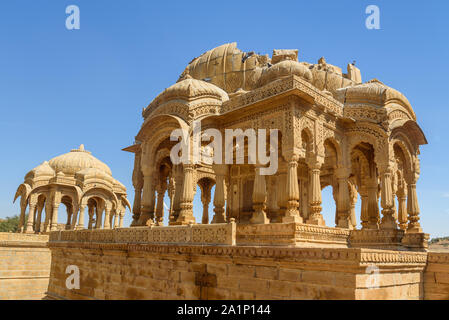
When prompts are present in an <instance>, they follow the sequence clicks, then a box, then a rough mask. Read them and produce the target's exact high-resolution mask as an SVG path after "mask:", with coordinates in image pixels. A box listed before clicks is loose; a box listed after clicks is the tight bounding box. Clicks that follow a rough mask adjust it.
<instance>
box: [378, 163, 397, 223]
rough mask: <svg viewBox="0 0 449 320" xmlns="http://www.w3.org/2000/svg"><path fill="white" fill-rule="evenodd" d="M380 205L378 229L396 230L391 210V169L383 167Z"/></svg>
mask: <svg viewBox="0 0 449 320" xmlns="http://www.w3.org/2000/svg"><path fill="white" fill-rule="evenodd" d="M380 179H381V205H382V220H381V223H380V228H381V229H384V230H395V229H397V228H398V225H397V223H396V219H395V218H394V210H393V189H392V180H391V179H392V169H391V168H390V167H385V168H382V169H381V173H380Z"/></svg>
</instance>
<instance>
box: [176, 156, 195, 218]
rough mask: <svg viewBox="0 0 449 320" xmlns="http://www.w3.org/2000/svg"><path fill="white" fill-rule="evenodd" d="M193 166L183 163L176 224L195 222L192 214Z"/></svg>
mask: <svg viewBox="0 0 449 320" xmlns="http://www.w3.org/2000/svg"><path fill="white" fill-rule="evenodd" d="M194 170H195V166H194V165H193V164H184V183H183V184H182V194H181V199H180V202H181V203H180V207H181V211H180V212H179V217H178V219H177V221H176V224H182V225H185V224H190V223H195V217H194V216H193V197H194V194H193V173H194Z"/></svg>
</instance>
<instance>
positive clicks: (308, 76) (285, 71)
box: [260, 60, 313, 85]
mask: <svg viewBox="0 0 449 320" xmlns="http://www.w3.org/2000/svg"><path fill="white" fill-rule="evenodd" d="M293 74H294V75H297V76H299V77H301V78H302V79H304V80H306V81H309V82H310V81H312V79H313V76H312V72H310V70H309V68H307V66H306V65H304V64H303V63H300V62H297V61H293V60H283V61H281V62H279V63H276V64H275V65H274V66H272V67H270V68H268V69H266V71H265V72H264V73H262V76H261V77H260V84H261V85H265V84H267V83H270V82H272V81H274V80H276V79H278V78H281V77H284V76H289V75H293Z"/></svg>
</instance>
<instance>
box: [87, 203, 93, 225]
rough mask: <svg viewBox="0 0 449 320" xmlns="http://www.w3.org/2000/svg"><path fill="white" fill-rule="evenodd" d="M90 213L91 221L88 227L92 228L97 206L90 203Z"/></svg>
mask: <svg viewBox="0 0 449 320" xmlns="http://www.w3.org/2000/svg"><path fill="white" fill-rule="evenodd" d="M88 214H89V222H88V225H87V229H89V230H90V229H92V228H93V226H94V215H95V206H94V205H90V206H88Z"/></svg>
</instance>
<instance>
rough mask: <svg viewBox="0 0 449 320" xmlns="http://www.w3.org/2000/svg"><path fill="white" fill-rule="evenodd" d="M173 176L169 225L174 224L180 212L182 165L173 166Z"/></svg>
mask: <svg viewBox="0 0 449 320" xmlns="http://www.w3.org/2000/svg"><path fill="white" fill-rule="evenodd" d="M173 175H174V178H175V179H174V196H173V205H171V207H172V212H171V215H170V217H169V224H176V220H177V219H178V216H179V212H180V211H181V206H180V201H181V195H182V186H183V179H184V175H183V169H182V165H175V166H173Z"/></svg>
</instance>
